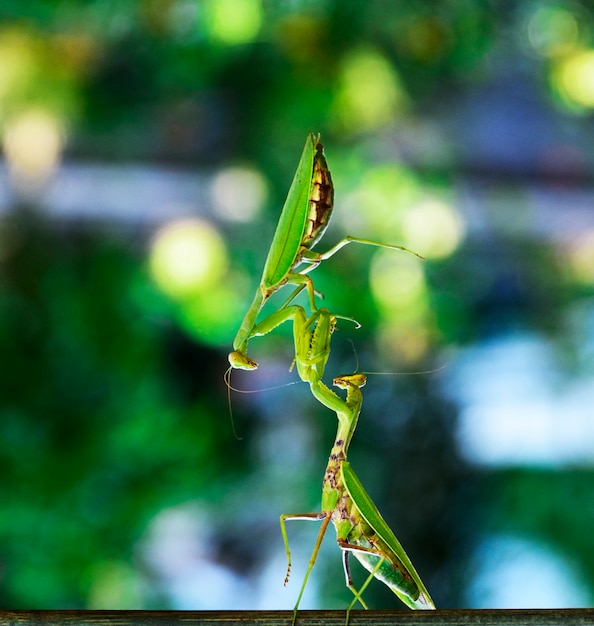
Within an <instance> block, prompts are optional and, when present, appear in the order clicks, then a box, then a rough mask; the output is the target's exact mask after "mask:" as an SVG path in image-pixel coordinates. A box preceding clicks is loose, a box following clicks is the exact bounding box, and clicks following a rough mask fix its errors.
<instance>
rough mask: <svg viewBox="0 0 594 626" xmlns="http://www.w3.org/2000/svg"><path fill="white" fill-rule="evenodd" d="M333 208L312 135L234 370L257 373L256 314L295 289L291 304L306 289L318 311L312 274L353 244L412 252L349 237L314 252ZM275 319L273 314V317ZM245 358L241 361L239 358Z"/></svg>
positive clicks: (241, 333)
mask: <svg viewBox="0 0 594 626" xmlns="http://www.w3.org/2000/svg"><path fill="white" fill-rule="evenodd" d="M333 206H334V186H333V184H332V176H331V175H330V170H329V168H328V164H327V163H326V158H325V157H324V147H323V146H322V144H321V143H320V138H319V135H318V137H315V136H314V135H313V134H310V135H308V137H307V140H306V142H305V147H304V148H303V152H302V154H301V159H300V160H299V164H298V166H297V170H296V172H295V176H294V177H293V182H292V183H291V187H290V189H289V193H288V195H287V198H286V200H285V204H284V205H283V209H282V212H281V215H280V218H279V221H278V224H277V226H276V230H275V233H274V237H273V239H272V243H271V245H270V248H269V250H268V256H267V257H266V262H265V264H264V271H263V272H262V277H261V278H260V284H259V285H258V288H257V289H256V293H255V295H254V299H253V300H252V303H251V305H250V306H249V308H248V310H247V312H246V314H245V317H244V318H243V321H242V322H241V325H240V327H239V330H238V331H237V335H236V336H235V339H234V341H233V352H232V353H231V354H230V355H229V362H230V364H231V368H242V369H255V368H256V367H257V363H256V362H255V361H253V360H251V359H250V358H249V357H248V356H247V347H248V342H249V340H250V339H251V338H252V337H256V336H258V332H257V328H258V326H259V323H258V315H259V314H260V311H261V310H262V308H263V306H264V305H265V304H266V302H267V301H268V299H269V298H270V296H271V295H272V294H273V293H275V292H276V291H278V290H279V289H280V288H281V287H284V286H285V285H293V286H295V287H296V288H295V290H294V291H293V293H292V294H291V296H290V297H289V300H288V302H290V301H291V300H293V299H294V298H295V296H296V295H297V294H298V293H300V292H301V291H302V290H303V289H306V290H307V294H308V299H309V306H310V309H311V312H312V313H313V312H314V311H315V310H316V309H317V305H316V300H315V296H316V290H315V287H314V284H313V281H312V279H311V278H310V277H309V276H308V274H309V273H310V272H311V271H312V270H313V269H315V268H316V267H317V266H318V265H319V264H320V263H321V262H322V261H325V260H327V259H329V258H330V257H332V256H334V255H335V254H336V253H337V252H338V251H339V250H341V249H342V248H343V247H344V246H346V245H347V244H349V243H360V244H363V245H369V246H376V247H380V248H389V249H391V250H402V251H405V252H410V253H411V254H414V255H415V256H418V257H419V258H423V257H421V256H420V255H418V254H417V253H416V252H412V251H411V250H408V248H405V247H404V246H400V245H395V244H388V243H380V242H377V241H371V240H369V239H362V238H360V237H352V236H347V237H345V238H344V239H342V240H341V241H339V242H338V243H337V244H336V245H334V246H333V247H332V248H330V249H329V250H327V251H326V252H323V253H318V252H315V251H314V250H313V247H314V246H315V245H316V244H317V242H318V241H319V240H320V239H321V238H322V237H323V235H324V233H325V231H326V228H327V226H328V223H329V221H330V217H331V216H332V210H333ZM273 315H274V314H273ZM238 355H241V358H239V357H238Z"/></svg>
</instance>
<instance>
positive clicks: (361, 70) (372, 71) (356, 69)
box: [333, 49, 407, 132]
mask: <svg viewBox="0 0 594 626" xmlns="http://www.w3.org/2000/svg"><path fill="white" fill-rule="evenodd" d="M406 102H407V97H406V94H405V92H404V89H403V87H402V84H401V81H400V78H399V76H398V74H397V72H396V70H395V69H394V67H393V66H392V65H391V63H390V61H389V60H388V59H386V58H385V57H384V56H383V55H382V54H380V53H379V52H377V51H376V50H373V49H363V50H355V51H354V52H351V53H350V54H348V55H347V56H346V57H345V58H344V60H343V62H342V67H341V68H340V73H339V78H338V89H337V93H336V97H335V100H334V103H333V114H334V117H335V119H336V121H337V122H338V124H339V125H340V126H341V127H342V128H343V129H345V130H347V131H350V132H361V131H370V130H375V129H378V128H380V127H382V126H385V125H387V124H389V123H390V122H391V121H392V120H393V119H394V117H395V116H397V115H398V114H399V113H400V112H401V111H402V110H403V109H404V107H405V105H406Z"/></svg>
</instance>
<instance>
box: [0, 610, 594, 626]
mask: <svg viewBox="0 0 594 626" xmlns="http://www.w3.org/2000/svg"><path fill="white" fill-rule="evenodd" d="M345 617H346V612H345V611H299V614H298V619H297V626H301V625H305V624H307V625H308V626H344V623H345ZM292 618H293V612H292V611H142V610H138V611H137V610H123V611H116V610H106V611H94V610H90V611H83V610H47V611H46V610H14V611H13V610H0V626H32V625H40V626H62V625H67V626H72V625H74V624H80V625H81V626H141V625H145V626H165V625H167V626H235V625H237V626H290V625H291V621H292ZM364 624H365V625H366V626H429V625H431V626H441V625H443V626H473V625H477V626H478V625H480V626H504V625H509V626H561V625H563V626H566V625H567V626H578V625H580V626H585V625H592V626H594V608H584V609H500V610H492V609H481V610H474V609H452V610H437V611H375V610H371V611H362V610H356V611H352V612H351V615H350V620H349V625H350V626H363V625H364Z"/></svg>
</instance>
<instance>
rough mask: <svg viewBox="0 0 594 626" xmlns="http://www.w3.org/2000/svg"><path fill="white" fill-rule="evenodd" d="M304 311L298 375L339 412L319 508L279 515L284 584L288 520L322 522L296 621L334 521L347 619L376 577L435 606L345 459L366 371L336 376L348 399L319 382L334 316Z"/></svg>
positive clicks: (414, 602) (409, 598)
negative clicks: (360, 571) (354, 563)
mask: <svg viewBox="0 0 594 626" xmlns="http://www.w3.org/2000/svg"><path fill="white" fill-rule="evenodd" d="M302 315H303V313H301V312H299V313H297V315H296V323H294V328H299V333H300V334H298V332H297V331H295V333H294V335H295V336H294V339H295V363H296V366H297V369H298V372H299V375H300V377H301V378H302V379H304V380H306V381H307V382H309V384H310V388H311V390H312V393H313V394H314V396H315V397H316V398H317V399H318V400H319V401H320V402H321V403H322V404H324V405H325V406H326V407H328V408H329V409H330V410H332V411H334V412H335V413H336V416H337V418H338V430H337V433H336V438H335V440H334V446H333V448H332V450H331V452H330V456H329V459H328V465H327V466H326V472H325V474H324V480H323V482H322V506H321V511H320V512H316V513H299V514H283V515H281V517H280V524H281V532H282V536H283V541H284V544H285V550H286V553H287V562H288V565H287V575H286V577H285V585H286V584H287V582H288V580H289V574H290V570H291V551H290V549H289V541H288V537H287V529H286V525H285V522H286V521H287V520H313V521H322V526H321V528H320V531H319V533H318V538H317V540H316V543H315V545H314V549H313V552H312V555H311V558H310V560H309V565H308V568H307V572H306V574H305V577H304V580H303V583H302V585H301V590H300V592H299V596H298V598H297V602H296V604H295V607H294V613H293V623H295V620H296V617H297V611H298V609H299V604H300V602H301V598H302V596H303V593H304V591H305V587H306V585H307V581H308V579H309V575H310V573H311V571H312V569H313V567H314V565H315V562H316V558H317V555H318V552H319V550H320V547H321V545H322V541H323V539H324V536H325V534H326V530H327V529H328V525H329V524H330V522H332V523H333V524H334V526H335V529H336V536H337V542H338V545H339V547H340V549H341V550H342V554H343V567H344V573H345V581H346V586H347V587H348V588H349V589H350V590H351V591H352V592H353V595H354V596H355V597H354V598H353V601H352V602H351V604H350V605H349V606H348V609H347V622H348V615H349V613H350V611H351V609H352V608H353V606H354V605H355V603H356V602H357V601H358V602H360V603H361V605H362V606H363V607H364V608H366V609H367V608H368V607H367V605H366V604H365V602H364V601H363V598H362V597H361V594H362V593H363V591H364V590H365V588H366V587H367V585H368V584H369V583H370V582H371V580H372V579H373V578H374V577H375V578H377V579H378V580H381V581H382V582H383V583H384V584H386V585H387V586H388V587H389V588H390V589H391V590H392V591H393V592H394V593H395V594H396V595H397V596H398V597H399V598H400V599H401V600H402V602H404V603H405V604H406V605H407V606H409V607H410V608H412V609H434V608H435V605H434V604H433V600H432V599H431V597H430V595H429V593H428V591H427V589H426V588H425V586H424V585H423V582H422V581H421V578H420V577H419V575H418V574H417V572H416V570H415V568H414V566H413V564H412V562H411V560H410V559H409V557H408V556H407V554H406V552H405V551H404V549H403V547H402V546H401V544H400V542H399V541H398V539H396V536H395V535H394V533H393V532H392V531H391V529H390V527H389V526H388V524H387V523H386V522H385V520H384V518H383V517H382V516H381V514H380V512H379V511H378V509H377V507H376V506H375V504H374V502H373V500H372V499H371V497H370V496H369V495H368V494H367V492H366V491H365V489H364V487H363V485H362V484H361V482H360V480H359V479H358V478H357V475H356V474H355V472H354V471H353V469H352V467H351V465H350V464H349V463H348V461H347V460H346V458H347V451H348V447H349V444H350V442H351V440H352V438H353V434H354V432H355V428H356V426H357V421H358V419H359V414H360V412H361V404H362V402H363V395H362V393H361V387H363V386H364V385H365V383H366V381H367V379H366V376H365V374H363V373H355V374H350V375H345V376H339V377H337V378H335V379H334V381H333V385H334V386H335V387H338V388H340V389H343V390H346V399H345V400H343V399H342V398H341V397H339V396H338V395H337V394H336V393H334V392H333V391H331V390H330V389H329V388H328V387H326V385H324V383H322V382H321V376H322V375H323V373H324V367H325V365H326V362H327V360H328V356H329V345H330V335H331V333H332V331H333V328H334V324H335V320H334V319H333V316H332V314H331V313H330V312H329V311H328V310H327V309H320V310H319V311H318V312H317V313H316V314H314V315H312V317H311V318H309V320H305V319H304V317H302ZM351 553H352V554H353V555H354V556H355V557H356V558H357V560H358V561H359V562H360V563H361V564H362V565H363V567H365V569H367V570H368V571H369V572H370V574H369V576H368V578H367V580H366V581H365V583H364V584H363V586H362V587H361V589H360V590H357V589H356V588H355V586H354V584H353V581H352V578H351V573H350V566H349V555H350V554H351Z"/></svg>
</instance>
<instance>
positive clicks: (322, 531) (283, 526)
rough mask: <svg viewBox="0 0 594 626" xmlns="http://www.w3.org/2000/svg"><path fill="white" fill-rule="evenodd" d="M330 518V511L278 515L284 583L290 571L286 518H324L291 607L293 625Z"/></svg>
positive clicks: (286, 581)
mask: <svg viewBox="0 0 594 626" xmlns="http://www.w3.org/2000/svg"><path fill="white" fill-rule="evenodd" d="M331 519H332V513H331V512H326V513H300V514H297V515H295V514H283V515H281V516H280V525H281V533H282V535H283V541H284V543H285V550H286V552H287V562H288V566H287V575H286V577H285V585H286V584H287V583H288V582H289V575H290V573H291V550H290V549H289V539H288V537H287V527H286V523H285V522H286V520H308V521H319V520H324V521H323V522H322V526H321V527H320V532H319V533H318V537H317V539H316V543H315V544H314V548H313V551H312V553H311V557H310V558H309V563H308V565H307V572H306V573H305V577H304V579H303V583H302V584H301V589H300V591H299V595H298V596H297V602H296V603H295V608H294V609H293V625H294V624H295V621H296V620H297V611H298V610H299V604H300V603H301V598H302V597H303V593H304V591H305V587H306V585H307V581H308V580H309V575H310V574H311V571H312V570H313V568H314V565H315V564H316V559H317V558H318V552H319V551H320V547H321V546H322V541H323V539H324V535H325V534H326V531H327V530H328V524H330V521H331Z"/></svg>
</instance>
